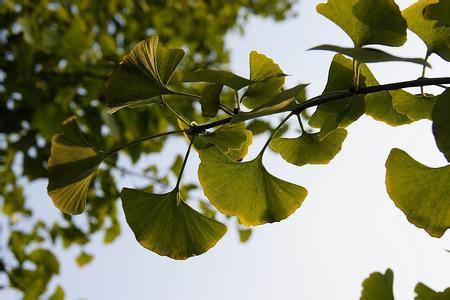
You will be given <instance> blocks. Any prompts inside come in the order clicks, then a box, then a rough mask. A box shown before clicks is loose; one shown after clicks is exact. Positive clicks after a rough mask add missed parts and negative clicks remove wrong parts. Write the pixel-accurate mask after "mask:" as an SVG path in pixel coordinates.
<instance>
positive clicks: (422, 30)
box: [402, 0, 450, 61]
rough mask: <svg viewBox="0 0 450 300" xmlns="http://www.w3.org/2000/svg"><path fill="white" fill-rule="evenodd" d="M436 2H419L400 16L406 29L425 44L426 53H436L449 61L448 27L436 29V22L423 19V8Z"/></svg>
mask: <svg viewBox="0 0 450 300" xmlns="http://www.w3.org/2000/svg"><path fill="white" fill-rule="evenodd" d="M437 2H438V0H421V1H419V2H416V3H414V4H413V5H411V6H410V7H408V8H407V9H405V10H404V11H403V12H402V14H403V17H404V18H405V19H406V21H407V22H408V28H409V29H410V30H411V31H413V32H414V33H415V34H417V35H418V36H419V37H420V38H421V39H422V40H423V41H424V42H425V44H426V45H427V48H428V53H430V54H431V53H436V54H437V55H439V56H441V57H442V58H443V59H445V60H446V61H450V42H449V41H450V27H442V26H440V27H439V26H438V27H436V23H437V21H434V20H426V19H425V18H424V17H423V10H424V9H425V7H427V6H428V5H429V4H435V3H437Z"/></svg>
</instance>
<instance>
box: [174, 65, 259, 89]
mask: <svg viewBox="0 0 450 300" xmlns="http://www.w3.org/2000/svg"><path fill="white" fill-rule="evenodd" d="M183 81H184V82H211V83H215V84H218V85H225V86H228V87H230V88H232V89H234V90H240V89H242V88H243V87H246V86H248V85H249V84H250V83H251V81H250V80H248V79H246V78H244V77H241V76H239V75H236V74H234V73H232V72H229V71H221V70H207V69H198V70H195V71H193V72H191V73H188V74H186V75H185V76H184V77H183Z"/></svg>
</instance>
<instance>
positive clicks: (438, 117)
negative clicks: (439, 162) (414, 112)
mask: <svg viewBox="0 0 450 300" xmlns="http://www.w3.org/2000/svg"><path fill="white" fill-rule="evenodd" d="M431 118H432V120H433V134H434V138H435V140H436V144H437V146H438V148H439V150H441V152H442V153H443V154H444V156H445V158H447V161H449V162H450V89H446V90H445V92H443V93H442V94H441V95H439V96H438V98H437V100H436V104H435V106H434V108H433V112H432V115H431Z"/></svg>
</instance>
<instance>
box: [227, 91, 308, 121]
mask: <svg viewBox="0 0 450 300" xmlns="http://www.w3.org/2000/svg"><path fill="white" fill-rule="evenodd" d="M306 86H307V84H299V85H297V86H294V87H293V88H290V89H287V90H284V91H282V92H280V93H278V94H277V95H275V96H274V97H273V98H272V99H271V100H270V101H269V102H267V103H264V104H263V105H261V106H259V107H257V108H255V109H254V110H252V111H249V112H242V113H240V114H237V115H234V116H233V118H232V120H231V122H232V123H236V122H243V121H246V120H250V119H255V118H259V117H263V116H267V115H271V114H275V113H279V112H284V111H288V110H291V109H292V108H293V107H294V106H295V105H296V100H297V101H305V97H306V96H305V88H306Z"/></svg>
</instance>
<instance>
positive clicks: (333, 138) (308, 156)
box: [270, 128, 347, 166]
mask: <svg viewBox="0 0 450 300" xmlns="http://www.w3.org/2000/svg"><path fill="white" fill-rule="evenodd" d="M346 137H347V131H346V130H345V129H341V128H339V129H336V130H334V131H333V132H331V133H330V134H329V135H328V136H327V137H326V138H324V139H323V140H320V138H319V134H318V133H314V134H309V133H306V132H305V133H303V134H302V135H301V136H299V137H297V138H274V139H273V140H272V141H271V143H270V147H271V148H272V150H274V151H275V152H278V153H279V154H280V155H281V156H282V157H283V159H284V160H285V161H287V162H289V163H291V164H294V165H297V166H303V165H306V164H328V163H329V162H330V161H331V160H332V159H333V158H334V157H335V156H336V154H337V153H338V152H339V151H340V150H341V147H342V143H343V142H344V140H345V138H346Z"/></svg>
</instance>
